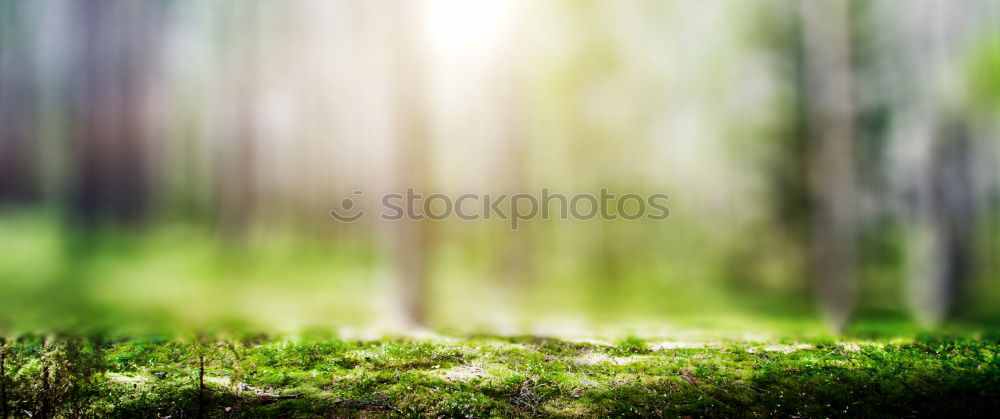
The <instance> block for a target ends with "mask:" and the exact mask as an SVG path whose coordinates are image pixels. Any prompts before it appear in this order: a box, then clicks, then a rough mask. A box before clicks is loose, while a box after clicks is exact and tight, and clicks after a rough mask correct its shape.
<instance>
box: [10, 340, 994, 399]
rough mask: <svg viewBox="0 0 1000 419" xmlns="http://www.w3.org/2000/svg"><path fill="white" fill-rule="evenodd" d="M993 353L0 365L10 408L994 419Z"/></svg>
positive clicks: (272, 349) (92, 344) (732, 346)
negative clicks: (958, 418) (970, 418)
mask: <svg viewBox="0 0 1000 419" xmlns="http://www.w3.org/2000/svg"><path fill="white" fill-rule="evenodd" d="M998 351H1000V337H983V336H980V337H976V338H972V337H949V336H940V335H934V336H922V337H918V338H914V339H895V340H870V341H858V340H850V339H845V340H835V339H825V338H813V339H809V340H804V341H803V340H798V341H791V340H786V341H777V342H740V341H717V342H708V343H699V342H672V341H665V340H652V339H651V340H641V339H637V338H629V339H625V340H621V341H617V342H587V343H582V342H571V341H565V340H559V339H552V338H543V337H533V336H522V337H496V336H473V337H466V338H461V339H434V340H414V339H383V340H377V341H361V340H337V339H309V338H302V339H296V340H288V339H285V340H280V339H279V340H275V339H265V338H245V339H211V340H203V341H202V342H200V343H199V342H191V341H189V342H181V341H175V340H163V339H155V338H131V339H126V340H116V341H94V340H82V339H49V340H48V343H47V344H46V345H45V346H44V347H43V346H42V342H41V340H39V339H33V338H22V339H20V340H18V341H16V342H8V344H7V347H6V366H5V373H6V390H7V398H8V407H9V408H10V409H11V411H12V413H13V414H14V415H15V416H27V415H29V414H30V415H36V416H37V415H38V414H39V409H48V410H49V411H50V412H51V413H52V414H53V415H55V416H80V417H167V416H170V417H174V418H178V417H195V416H199V414H200V413H201V412H203V413H204V415H205V416H208V417H331V416H434V417H439V416H446V417H493V416H601V417H604V416H670V417H676V416H728V417H747V416H781V417H832V416H863V417H871V416H930V415H934V416H940V415H947V414H949V413H953V414H962V415H963V416H965V415H975V416H981V417H997V414H998V413H1000V357H998V355H997V354H998ZM200 359H204V365H205V375H204V377H205V378H204V383H205V389H204V391H203V393H202V401H201V402H200V403H199V390H198V384H197V383H198V373H199V364H200V361H199V360H200ZM46 365H47V366H48V383H47V384H46V383H44V382H43V381H42V379H41V377H43V375H44V374H43V370H44V369H45V368H46ZM45 388H47V389H48V390H43V389H45Z"/></svg>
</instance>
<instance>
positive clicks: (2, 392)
mask: <svg viewBox="0 0 1000 419" xmlns="http://www.w3.org/2000/svg"><path fill="white" fill-rule="evenodd" d="M0 410H2V411H3V416H0V417H2V418H3V419H7V418H8V417H10V412H9V411H8V410H7V339H4V338H0Z"/></svg>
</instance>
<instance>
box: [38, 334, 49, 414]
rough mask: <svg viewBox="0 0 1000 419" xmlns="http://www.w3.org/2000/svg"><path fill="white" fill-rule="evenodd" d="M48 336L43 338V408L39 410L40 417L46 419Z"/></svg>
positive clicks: (47, 402) (47, 412) (47, 407)
mask: <svg viewBox="0 0 1000 419" xmlns="http://www.w3.org/2000/svg"><path fill="white" fill-rule="evenodd" d="M48 340H49V338H48V337H45V338H43V339H42V408H41V410H40V411H39V412H38V417H40V418H42V419H46V418H48V417H49V407H50V406H49V397H50V394H49V393H50V391H49V360H48V356H46V355H47V353H46V351H47V350H48V346H49V345H48Z"/></svg>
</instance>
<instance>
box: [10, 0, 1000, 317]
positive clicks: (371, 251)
mask: <svg viewBox="0 0 1000 419" xmlns="http://www.w3.org/2000/svg"><path fill="white" fill-rule="evenodd" d="M998 128H1000V2H996V1H990V0H914V1H909V2H905V3H903V2H898V1H893V0H870V1H860V0H857V1H848V0H842V1H841V0H824V1H809V2H799V1H793V0H743V1H732V2H682V1H654V0H648V1H634V2H613V1H568V0H565V1H554V2H532V1H526V0H521V1H499V0H487V1H460V0H423V1H406V2H402V1H391V0H374V1H346V0H331V1H326V0H290V1H281V2H273V1H263V0H226V1H212V2H203V1H185V0H173V1H141V2H131V1H114V0H94V1H71V0H4V1H2V2H0V237H2V239H0V333H2V334H8V333H19V332H29V331H30V332H37V331H42V330H86V329H91V328H94V329H109V328H110V329H115V330H133V329H150V328H152V329H185V330H187V329H206V328H214V327H220V328H244V327H245V328H250V329H264V330H295V329H304V328H317V327H318V328H323V327H339V328H343V329H345V330H365V329H366V328H380V327H382V328H385V327H400V326H399V325H403V326H410V327H412V326H419V327H428V328H434V329H458V330H479V329H486V330H491V331H495V332H499V333H503V332H505V331H514V330H524V329H526V328H527V329H532V328H546V327H553V328H560V329H559V330H575V329H585V328H594V327H597V326H596V325H605V324H625V325H628V326H627V327H629V328H635V329H641V328H643V327H667V326H670V325H677V324H697V325H719V326H720V327H731V328H735V329H736V330H740V327H742V326H741V325H743V324H746V323H747V322H758V323H757V324H761V323H760V322H763V324H769V323H767V322H771V321H773V322H779V323H781V322H785V323H787V322H791V323H793V324H801V325H805V326H803V327H816V325H825V327H828V328H830V329H832V330H844V329H845V328H848V327H850V325H851V324H852V320H857V319H861V318H865V316H871V317H877V318H888V319H903V320H901V321H904V322H908V321H910V320H907V319H912V320H913V321H914V322H915V323H916V324H919V325H923V326H936V325H940V324H942V322H945V321H947V320H953V319H958V320H961V321H967V322H978V323H988V324H996V321H997V320H998V319H1000V309H998V307H1000V281H998V280H997V274H998V268H1000V266H998V263H1000V259H998V258H997V257H996V256H997V255H998V253H997V252H998V251H1000V224H998V221H1000V219H998V215H1000V212H998V210H1000V206H998V204H1000V171H998V170H997V167H998V163H1000V134H998V133H1000V130H998ZM407 187H412V188H415V189H416V190H418V191H422V192H424V193H431V192H440V193H444V194H447V195H450V196H457V195H459V194H462V193H480V194H484V193H518V192H525V193H537V191H539V190H541V189H542V188H548V189H550V190H553V191H557V192H561V193H567V194H571V193H584V192H589V193H596V192H597V191H598V190H599V189H600V188H602V187H606V188H609V189H611V190H613V191H616V192H620V193H628V192H631V193H639V194H651V193H667V194H669V195H670V196H671V199H670V201H669V204H668V205H669V207H670V212H671V216H670V218H669V219H668V220H666V221H651V220H638V221H600V220H593V221H571V220H569V221H568V220H532V221H529V222H527V223H525V224H524V226H523V228H520V229H519V230H517V231H511V229H510V228H509V226H508V224H507V223H506V222H505V221H502V220H486V221H465V220H460V219H449V220H445V221H426V220H425V221H398V222H389V221H385V220H380V219H379V218H377V217H366V218H362V219H361V220H360V221H358V222H356V223H350V224H347V223H340V222H337V221H336V220H334V219H332V218H331V217H330V216H329V215H328V213H329V211H330V210H331V209H334V208H339V207H340V205H341V201H342V200H343V199H344V198H345V197H350V196H352V193H353V191H358V190H361V191H364V193H365V195H364V198H365V199H363V200H361V201H359V202H358V205H360V207H359V208H360V209H364V210H366V211H368V212H369V213H377V212H378V211H377V208H376V207H377V205H378V204H379V200H378V197H379V196H382V195H383V194H385V193H391V192H400V191H402V190H404V189H405V188H407ZM664 325H667V326H664ZM546 330H548V329H546Z"/></svg>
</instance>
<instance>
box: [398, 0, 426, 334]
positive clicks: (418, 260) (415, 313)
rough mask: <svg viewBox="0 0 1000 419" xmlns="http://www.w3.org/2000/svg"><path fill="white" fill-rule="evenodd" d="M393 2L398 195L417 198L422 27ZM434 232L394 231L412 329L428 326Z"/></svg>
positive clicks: (421, 175) (418, 227)
mask: <svg viewBox="0 0 1000 419" xmlns="http://www.w3.org/2000/svg"><path fill="white" fill-rule="evenodd" d="M405 4H406V5H407V6H408V7H406V6H404V4H395V6H394V9H395V18H396V25H395V29H394V30H395V32H394V37H395V39H394V47H395V57H394V59H395V62H394V63H393V65H394V68H393V73H392V74H393V83H394V84H395V102H396V103H395V123H396V133H395V137H396V144H397V148H396V153H397V154H396V159H397V162H396V167H397V170H398V174H397V175H398V183H397V185H398V187H399V192H401V193H405V190H406V189H407V188H412V189H413V190H414V191H415V192H416V193H418V194H426V193H427V192H428V189H429V188H428V182H427V154H428V150H427V148H428V146H429V136H430V133H429V129H428V126H427V125H428V122H429V121H428V120H429V118H428V115H427V107H428V103H426V102H427V101H426V100H425V99H426V98H425V94H424V91H423V89H422V87H423V86H424V85H425V84H426V81H425V80H424V72H423V67H422V66H423V61H422V60H421V59H420V56H421V54H420V47H421V45H420V43H419V42H418V41H419V39H420V38H421V37H420V33H421V31H420V26H419V25H418V24H417V22H419V20H420V19H419V16H420V15H419V13H418V10H417V9H416V8H415V7H413V5H414V3H410V2H405ZM419 207H420V205H416V207H415V208H410V207H409V206H407V207H406V208H405V210H406V211H407V213H419V212H420V211H421V208H419ZM432 235H433V231H432V229H431V225H430V222H428V221H427V220H426V219H424V220H411V219H409V217H404V218H403V219H402V220H400V221H399V225H398V228H397V229H396V238H395V241H396V257H397V262H398V275H399V279H398V280H399V292H400V295H401V301H400V303H401V309H402V312H403V315H404V316H405V320H406V321H407V322H408V323H409V324H410V326H425V325H426V324H427V314H428V313H427V311H428V310H427V300H428V293H429V289H428V288H429V278H428V272H427V259H428V253H429V249H430V247H431V237H432Z"/></svg>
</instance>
